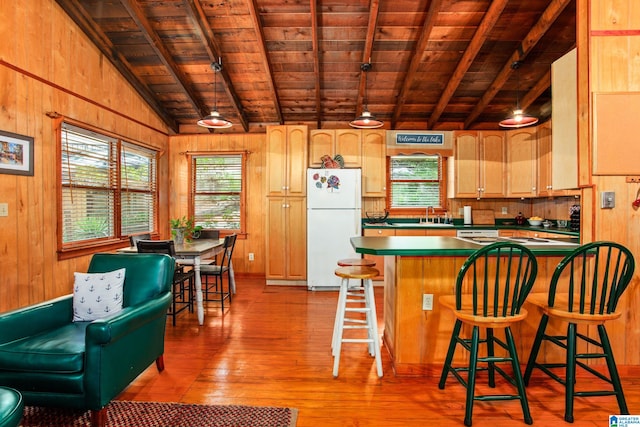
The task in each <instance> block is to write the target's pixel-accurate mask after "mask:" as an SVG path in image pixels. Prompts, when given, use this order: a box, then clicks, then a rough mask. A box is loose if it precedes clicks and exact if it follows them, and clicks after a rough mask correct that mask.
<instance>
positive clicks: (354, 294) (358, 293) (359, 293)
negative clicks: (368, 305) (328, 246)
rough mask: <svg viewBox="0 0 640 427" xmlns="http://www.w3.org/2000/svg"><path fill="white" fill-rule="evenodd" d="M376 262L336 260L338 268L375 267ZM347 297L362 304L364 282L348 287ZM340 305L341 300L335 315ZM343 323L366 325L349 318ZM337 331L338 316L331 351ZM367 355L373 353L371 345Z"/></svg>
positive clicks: (350, 259)
mask: <svg viewBox="0 0 640 427" xmlns="http://www.w3.org/2000/svg"><path fill="white" fill-rule="evenodd" d="M375 265H376V262H375V261H374V260H372V259H365V258H343V259H340V260H338V266H339V267H375ZM347 295H348V297H349V298H351V301H353V302H355V298H359V299H360V300H361V301H360V302H363V303H364V301H365V299H364V298H365V297H364V281H363V280H361V281H360V285H358V286H356V285H352V286H349V289H348V290H347ZM340 304H341V299H340V298H339V299H338V308H337V309H336V313H337V312H338V310H339V309H340ZM345 322H349V323H351V324H366V320H362V319H351V318H346V319H345ZM337 331H338V316H336V319H335V322H334V325H333V338H332V341H331V349H332V350H335V348H336V336H337ZM369 353H370V354H371V355H372V356H373V355H374V354H375V353H374V349H373V343H370V344H369ZM332 354H333V355H334V356H335V351H333V352H332Z"/></svg>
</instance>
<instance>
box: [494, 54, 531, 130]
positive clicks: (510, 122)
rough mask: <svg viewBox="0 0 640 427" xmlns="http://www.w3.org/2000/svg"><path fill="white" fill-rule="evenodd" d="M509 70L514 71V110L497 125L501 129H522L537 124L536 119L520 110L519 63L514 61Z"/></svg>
mask: <svg viewBox="0 0 640 427" xmlns="http://www.w3.org/2000/svg"><path fill="white" fill-rule="evenodd" d="M511 69H512V70H515V71H516V108H515V109H514V110H513V114H512V115H511V117H508V118H506V119H504V120H502V121H501V122H500V123H499V125H500V127H503V128H522V127H525V126H531V125H534V124H536V123H538V118H537V117H533V116H529V115H526V114H525V113H524V111H523V110H522V109H521V108H520V72H519V71H518V70H519V69H520V61H514V62H513V63H512V64H511Z"/></svg>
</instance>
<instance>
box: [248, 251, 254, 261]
mask: <svg viewBox="0 0 640 427" xmlns="http://www.w3.org/2000/svg"><path fill="white" fill-rule="evenodd" d="M254 259H255V258H254V257H253V252H249V261H253V260H254Z"/></svg>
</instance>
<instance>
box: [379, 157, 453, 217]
mask: <svg viewBox="0 0 640 427" xmlns="http://www.w3.org/2000/svg"><path fill="white" fill-rule="evenodd" d="M442 176H443V172H442V157H441V156H439V155H406V156H391V157H390V158H389V181H390V182H389V185H388V186H387V188H388V189H389V190H388V192H389V194H388V197H387V200H388V203H389V209H405V210H407V212H408V211H409V210H411V209H413V210H417V209H418V208H420V209H421V210H424V208H426V207H429V206H431V207H434V208H436V209H437V208H441V207H442V206H443V203H442V202H443V195H444V180H443V178H442Z"/></svg>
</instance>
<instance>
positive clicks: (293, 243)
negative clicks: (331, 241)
mask: <svg viewBox="0 0 640 427" xmlns="http://www.w3.org/2000/svg"><path fill="white" fill-rule="evenodd" d="M266 220H267V222H266V226H267V232H266V242H265V249H266V278H267V283H268V284H277V283H278V281H279V280H282V281H285V280H286V281H304V280H306V278H307V231H306V230H307V202H306V197H279V196H272V197H267V218H266Z"/></svg>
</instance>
